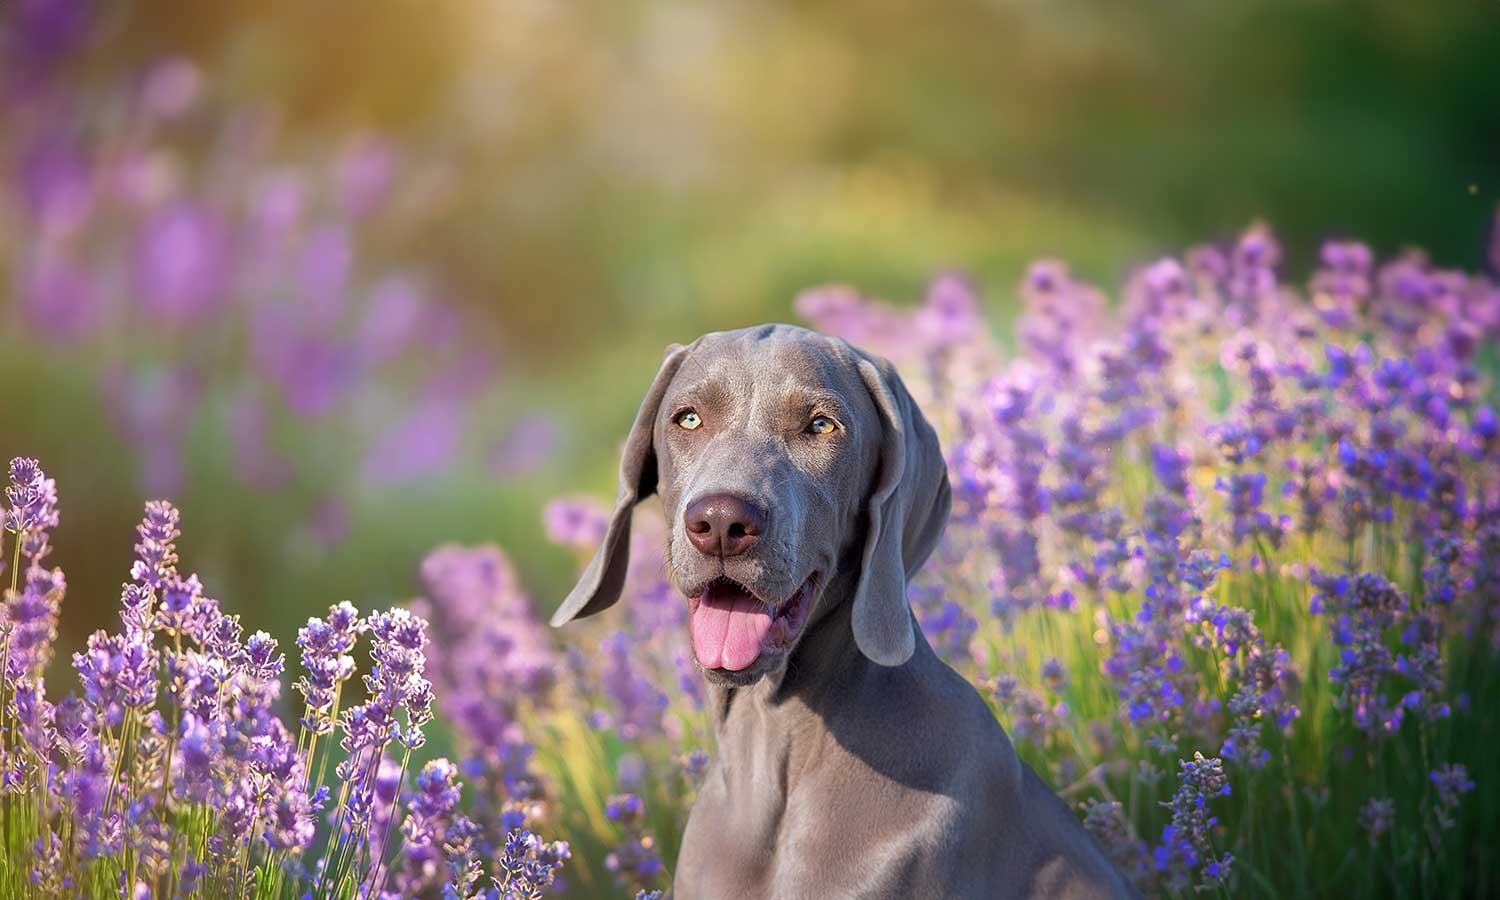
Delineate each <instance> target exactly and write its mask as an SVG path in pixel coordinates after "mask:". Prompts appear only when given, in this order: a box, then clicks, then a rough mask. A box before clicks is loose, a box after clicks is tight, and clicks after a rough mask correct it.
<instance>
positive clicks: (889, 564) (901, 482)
mask: <svg viewBox="0 0 1500 900" xmlns="http://www.w3.org/2000/svg"><path fill="white" fill-rule="evenodd" d="M860 355H861V357H862V358H861V360H860V362H859V374H860V377H862V378H863V379H864V382H865V386H866V387H867V388H869V391H870V395H871V396H872V397H873V398H874V399H875V408H876V410H878V411H879V413H880V421H881V429H882V436H881V444H880V470H879V475H877V476H876V480H875V489H874V491H873V492H872V493H871V494H870V511H869V516H868V519H869V529H870V530H869V533H868V534H866V535H865V548H864V557H863V567H862V569H861V570H860V574H859V584H858V585H857V586H856V587H855V589H854V610H853V620H854V642H855V644H856V645H858V646H859V649H860V652H862V653H864V655H865V656H868V657H869V658H870V659H872V660H874V661H875V662H877V663H880V664H881V665H883V666H899V665H901V664H902V663H904V662H906V661H907V660H908V659H910V658H911V654H912V651H913V650H914V649H915V647H916V635H915V633H914V632H913V629H914V628H916V627H917V626H916V624H915V622H913V620H912V615H911V609H910V607H909V606H908V605H907V602H906V579H907V576H908V575H912V574H915V573H916V571H917V569H919V568H921V565H922V563H923V562H925V561H926V560H927V557H928V555H929V554H931V553H932V550H933V548H934V547H935V546H937V541H938V538H939V537H940V536H941V535H942V533H943V526H944V525H946V524H947V523H948V511H949V508H950V507H951V506H952V498H951V495H950V493H949V488H948V466H947V464H946V463H945V462H944V461H943V454H942V449H941V448H940V447H939V446H938V439H937V434H936V433H935V432H933V430H932V426H931V425H929V424H927V420H926V419H925V418H923V416H922V412H921V410H919V409H917V405H916V404H915V403H913V402H912V399H911V395H910V394H909V393H907V391H906V385H904V384H902V383H901V378H900V376H898V375H897V374H896V370H895V368H894V367H893V366H892V365H891V364H890V363H889V362H886V361H885V360H883V359H878V358H875V357H870V356H866V355H865V354H860Z"/></svg>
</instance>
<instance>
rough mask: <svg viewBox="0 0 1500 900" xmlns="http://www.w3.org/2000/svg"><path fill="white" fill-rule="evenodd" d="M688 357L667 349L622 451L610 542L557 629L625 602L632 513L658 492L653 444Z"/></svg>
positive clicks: (678, 348) (558, 615)
mask: <svg viewBox="0 0 1500 900" xmlns="http://www.w3.org/2000/svg"><path fill="white" fill-rule="evenodd" d="M686 355H687V348H685V347H683V346H682V345H681V344H672V345H671V346H669V347H668V348H667V351H666V356H665V358H664V359H663V360H662V363H661V369H660V370H658V371H657V373H656V379H655V380H654V381H652V382H651V388H650V389H649V390H648V391H646V399H644V400H642V401H641V408H640V411H639V412H637V413H636V414H635V424H634V425H632V426H631V427H630V435H629V436H628V437H626V438H625V447H624V449H623V450H621V451H620V487H619V490H618V492H617V494H616V496H615V511H614V513H613V514H612V515H611V516H610V518H609V528H608V530H606V531H605V533H604V543H603V544H602V545H601V546H600V547H599V550H598V551H597V552H596V553H594V558H593V559H591V560H589V564H588V565H587V566H585V567H584V570H583V574H582V575H580V576H579V577H578V584H576V585H574V587H573V590H572V591H571V592H570V593H569V594H568V596H567V599H565V600H563V602H562V605H561V606H559V607H558V608H557V612H555V613H553V614H552V625H553V627H557V626H559V625H565V624H567V623H568V622H570V621H572V620H573V619H576V618H579V617H581V616H591V615H593V614H594V613H597V612H602V611H604V610H606V609H609V608H610V607H611V606H614V605H615V602H616V601H618V600H619V599H620V591H621V590H623V589H624V587H625V570H626V567H627V565H628V564H629V560H630V517H631V513H632V512H633V511H634V510H635V505H636V504H637V503H639V502H641V501H642V500H643V499H645V498H647V497H649V496H651V495H652V494H654V493H656V450H655V448H654V447H653V446H652V441H653V439H652V433H653V431H654V430H655V427H656V413H657V410H658V408H659V407H660V406H661V398H662V395H664V394H665V393H666V392H667V385H669V384H671V383H672V378H673V377H674V376H675V375H676V374H677V370H678V368H680V367H681V366H682V360H683V358H684V357H685V356H686Z"/></svg>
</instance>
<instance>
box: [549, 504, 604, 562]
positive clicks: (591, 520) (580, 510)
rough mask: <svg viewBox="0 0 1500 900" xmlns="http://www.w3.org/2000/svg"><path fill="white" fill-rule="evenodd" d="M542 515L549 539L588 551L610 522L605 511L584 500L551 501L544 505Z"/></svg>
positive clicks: (590, 550) (600, 506)
mask: <svg viewBox="0 0 1500 900" xmlns="http://www.w3.org/2000/svg"><path fill="white" fill-rule="evenodd" d="M543 517H544V518H545V521H546V526H547V538H548V539H549V540H551V541H552V542H553V543H555V544H562V545H563V546H565V547H571V548H573V549H576V550H581V551H586V552H588V553H592V552H594V550H596V549H597V548H598V547H599V545H600V544H601V543H603V542H604V532H605V528H606V526H608V524H609V512H608V510H606V509H605V508H604V507H603V506H602V505H601V504H599V503H597V502H594V501H592V500H587V499H558V500H553V501H552V502H550V503H548V504H547V507H546V509H545V510H544V512H543Z"/></svg>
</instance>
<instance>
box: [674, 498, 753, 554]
mask: <svg viewBox="0 0 1500 900" xmlns="http://www.w3.org/2000/svg"><path fill="white" fill-rule="evenodd" d="M682 519H683V524H684V525H685V526H686V527H687V536H688V540H690V541H692V542H693V546H694V547H697V548H698V550H699V551H700V552H702V553H707V554H708V555H710V556H738V555H740V554H741V553H744V552H745V551H746V550H749V549H750V548H751V547H753V546H755V542H756V541H758V540H760V536H761V533H762V532H764V531H765V530H766V511H765V510H764V509H762V508H761V507H760V505H759V504H756V503H752V502H750V501H749V500H745V499H742V498H740V497H736V496H734V495H733V494H709V495H707V496H704V497H699V498H698V499H697V500H694V501H693V502H692V503H689V504H688V508H687V510H686V511H685V512H684V513H683V514H682Z"/></svg>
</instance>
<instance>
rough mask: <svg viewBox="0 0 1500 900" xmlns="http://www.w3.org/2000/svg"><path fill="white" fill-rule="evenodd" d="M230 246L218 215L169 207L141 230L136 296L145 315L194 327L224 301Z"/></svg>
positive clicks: (180, 206)
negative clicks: (189, 324)
mask: <svg viewBox="0 0 1500 900" xmlns="http://www.w3.org/2000/svg"><path fill="white" fill-rule="evenodd" d="M229 269H230V240H229V234H228V230H227V228H226V227H225V225H224V222H223V220H222V219H221V218H220V217H219V215H218V214H217V213H215V212H213V211H211V210H209V209H207V208H205V207H201V206H198V205H197V204H194V203H192V202H189V201H181V202H178V203H174V204H172V205H169V206H166V207H164V208H162V209H161V210H159V211H158V212H156V213H155V214H154V215H152V217H151V218H150V219H149V220H148V221H147V222H146V224H145V225H144V226H143V227H142V229H141V234H140V238H139V240H138V242H137V244H136V250H135V290H136V293H137V295H138V299H139V301H140V303H141V305H142V306H143V307H144V308H145V309H146V311H147V312H149V313H151V314H152V315H153V316H155V317H156V318H158V319H160V320H162V321H163V322H166V323H168V324H180V323H185V322H191V321H192V320H194V319H197V318H199V317H201V316H203V315H205V314H207V313H208V312H209V311H210V310H211V309H213V308H214V307H215V306H217V305H219V304H220V303H221V302H222V301H223V299H224V292H225V290H226V289H227V287H228V285H229V277H230V272H229Z"/></svg>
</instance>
